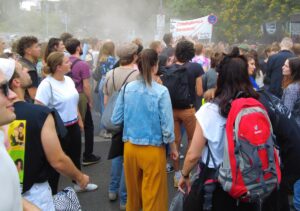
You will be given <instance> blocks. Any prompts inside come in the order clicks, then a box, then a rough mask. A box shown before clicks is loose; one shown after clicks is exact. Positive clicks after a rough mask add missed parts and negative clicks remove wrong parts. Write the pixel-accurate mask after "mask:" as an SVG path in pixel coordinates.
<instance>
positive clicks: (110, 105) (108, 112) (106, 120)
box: [101, 69, 136, 132]
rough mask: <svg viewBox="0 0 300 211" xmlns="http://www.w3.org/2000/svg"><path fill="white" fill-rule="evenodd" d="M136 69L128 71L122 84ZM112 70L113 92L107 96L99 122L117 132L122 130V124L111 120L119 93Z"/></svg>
mask: <svg viewBox="0 0 300 211" xmlns="http://www.w3.org/2000/svg"><path fill="white" fill-rule="evenodd" d="M135 71H136V70H133V71H132V72H130V73H129V74H128V75H127V77H126V78H125V80H124V81H123V83H122V86H123V85H124V84H125V83H126V81H127V79H128V78H129V76H130V75H131V74H132V73H133V72H135ZM114 72H115V69H113V72H112V80H113V88H114V92H113V94H112V96H111V97H110V98H109V100H108V102H107V105H106V106H105V108H104V111H103V114H102V117H101V123H102V125H103V126H104V128H105V129H106V130H107V131H108V132H119V131H121V130H122V128H123V125H122V124H119V125H115V124H113V123H112V122H111V117H112V114H113V111H114V108H115V105H116V102H117V99H118V96H119V94H120V90H116V87H115V80H114ZM126 85H127V83H126V84H125V87H126ZM125 87H124V90H123V98H124V94H125Z"/></svg>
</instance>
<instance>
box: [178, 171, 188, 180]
mask: <svg viewBox="0 0 300 211" xmlns="http://www.w3.org/2000/svg"><path fill="white" fill-rule="evenodd" d="M180 173H181V176H182V177H183V179H189V178H190V174H188V175H184V174H183V172H182V170H181V171H180Z"/></svg>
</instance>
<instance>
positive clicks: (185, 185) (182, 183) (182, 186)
mask: <svg viewBox="0 0 300 211" xmlns="http://www.w3.org/2000/svg"><path fill="white" fill-rule="evenodd" d="M178 190H179V191H180V192H182V193H183V194H186V192H185V190H187V193H189V192H190V191H191V181H190V178H187V179H184V178H183V176H181V177H180V179H179V182H178Z"/></svg>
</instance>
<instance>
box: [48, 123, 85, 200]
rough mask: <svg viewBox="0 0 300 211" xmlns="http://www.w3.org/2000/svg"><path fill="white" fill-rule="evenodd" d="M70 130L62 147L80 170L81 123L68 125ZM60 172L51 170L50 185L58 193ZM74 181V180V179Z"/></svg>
mask: <svg viewBox="0 0 300 211" xmlns="http://www.w3.org/2000/svg"><path fill="white" fill-rule="evenodd" d="M66 128H67V130H68V134H67V136H66V137H65V138H64V140H63V141H62V149H63V151H64V152H65V153H66V155H68V156H69V157H70V159H71V160H72V161H73V163H74V165H75V166H76V167H77V168H78V169H79V170H80V169H81V163H80V160H81V158H80V157H81V132H80V128H79V125H78V124H77V123H76V124H73V125H70V126H67V127H66ZM59 176H60V174H59V173H58V172H57V171H55V170H54V169H52V170H51V173H50V175H49V179H48V181H49V185H50V187H51V190H52V194H53V195H54V194H56V193H57V189H58V182H59ZM73 182H74V181H73Z"/></svg>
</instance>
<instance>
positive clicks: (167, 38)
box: [163, 33, 173, 45]
mask: <svg viewBox="0 0 300 211" xmlns="http://www.w3.org/2000/svg"><path fill="white" fill-rule="evenodd" d="M172 39H173V35H172V33H166V34H164V37H163V41H164V42H165V43H166V45H170V44H171V41H172Z"/></svg>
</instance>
